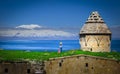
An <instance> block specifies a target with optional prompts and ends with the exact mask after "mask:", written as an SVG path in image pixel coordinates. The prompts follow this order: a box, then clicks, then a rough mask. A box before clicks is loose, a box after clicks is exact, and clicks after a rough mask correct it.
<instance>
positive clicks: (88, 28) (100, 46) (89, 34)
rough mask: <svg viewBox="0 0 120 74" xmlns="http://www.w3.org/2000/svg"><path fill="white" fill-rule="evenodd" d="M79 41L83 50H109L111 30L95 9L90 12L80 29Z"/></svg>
mask: <svg viewBox="0 0 120 74" xmlns="http://www.w3.org/2000/svg"><path fill="white" fill-rule="evenodd" d="M79 42H80V45H81V49H82V50H83V51H91V52H110V50H111V49H110V45H111V32H110V30H109V28H108V27H107V25H106V24H105V22H104V21H103V19H102V18H101V16H100V15H99V13H98V12H97V11H95V12H92V13H91V15H90V16H89V18H88V19H87V21H86V22H85V24H84V26H83V27H82V29H81V30H80V41H79Z"/></svg>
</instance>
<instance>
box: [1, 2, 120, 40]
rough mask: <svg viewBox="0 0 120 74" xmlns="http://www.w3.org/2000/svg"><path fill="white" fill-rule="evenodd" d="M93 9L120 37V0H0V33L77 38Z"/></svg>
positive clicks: (115, 37)
mask: <svg viewBox="0 0 120 74" xmlns="http://www.w3.org/2000/svg"><path fill="white" fill-rule="evenodd" d="M93 11H98V12H99V14H100V15H101V17H102V18H103V20H104V21H105V22H106V24H107V25H108V27H109V28H110V29H111V31H112V37H113V38H114V39H120V33H119V31H120V15H119V13H120V1H119V0H0V37H1V38H2V37H3V35H4V36H5V37H9V38H10V37H24V38H25V37H31V38H34V37H35V38H38V39H39V38H41V39H44V38H47V39H52V38H51V37H53V39H60V38H61V39H78V38H79V37H78V34H79V31H80V29H81V27H82V26H83V25H84V23H85V21H86V20H87V18H88V17H89V15H90V13H91V12H93ZM5 37H4V38H5Z"/></svg>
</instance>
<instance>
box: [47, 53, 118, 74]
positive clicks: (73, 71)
mask: <svg viewBox="0 0 120 74" xmlns="http://www.w3.org/2000/svg"><path fill="white" fill-rule="evenodd" d="M119 69H120V61H117V60H111V59H106V58H100V57H92V56H86V55H79V56H78V55H77V56H71V57H65V58H63V59H62V58H57V59H54V60H50V61H47V62H45V70H46V74H119V73H120V71H119Z"/></svg>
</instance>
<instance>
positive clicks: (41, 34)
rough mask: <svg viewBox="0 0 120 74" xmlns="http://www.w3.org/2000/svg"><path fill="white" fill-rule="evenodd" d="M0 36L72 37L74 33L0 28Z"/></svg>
mask: <svg viewBox="0 0 120 74" xmlns="http://www.w3.org/2000/svg"><path fill="white" fill-rule="evenodd" d="M0 36H7V37H72V36H75V34H72V33H69V32H65V31H58V30H34V29H32V30H27V29H26V30H20V29H18V30H17V29H15V30H12V29H11V30H1V31H0Z"/></svg>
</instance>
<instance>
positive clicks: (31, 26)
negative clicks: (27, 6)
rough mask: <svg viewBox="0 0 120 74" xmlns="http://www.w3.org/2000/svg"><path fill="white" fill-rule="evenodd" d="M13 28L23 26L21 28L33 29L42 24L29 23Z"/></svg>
mask: <svg viewBox="0 0 120 74" xmlns="http://www.w3.org/2000/svg"><path fill="white" fill-rule="evenodd" d="M15 28H23V29H35V28H42V26H39V25H37V24H30V25H20V26H17V27H15Z"/></svg>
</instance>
